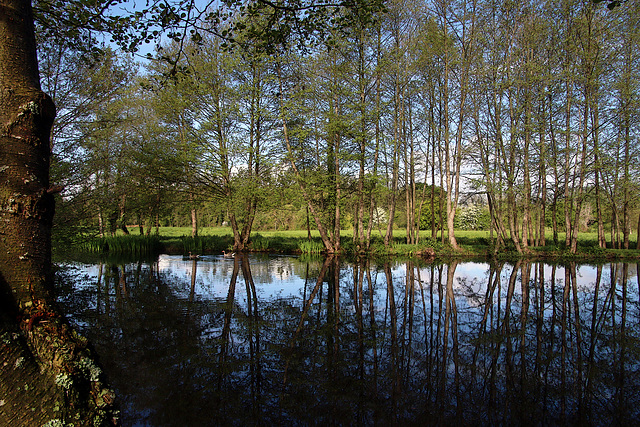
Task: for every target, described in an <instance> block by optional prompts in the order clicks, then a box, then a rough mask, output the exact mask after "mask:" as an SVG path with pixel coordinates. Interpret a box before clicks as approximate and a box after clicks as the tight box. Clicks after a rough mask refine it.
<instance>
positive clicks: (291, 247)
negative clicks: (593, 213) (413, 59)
mask: <svg viewBox="0 0 640 427" xmlns="http://www.w3.org/2000/svg"><path fill="white" fill-rule="evenodd" d="M190 233H191V229H190V228H188V227H182V228H181V227H163V228H161V229H160V233H159V235H152V236H140V235H134V234H130V235H117V236H115V237H105V238H92V239H87V240H86V241H84V243H83V244H82V245H81V250H83V251H87V252H92V253H108V254H109V255H111V256H114V255H116V256H121V255H131V256H146V255H153V254H157V253H162V252H164V253H170V254H182V255H186V254H188V253H189V252H191V253H194V254H219V253H222V251H223V250H224V251H230V250H232V248H233V233H232V231H231V228H229V227H216V228H202V229H200V230H199V235H198V236H197V237H191V236H190ZM426 234H427V233H424V235H423V236H421V237H420V239H419V243H418V244H411V245H409V244H406V243H405V242H406V237H405V236H406V234H405V231H404V230H395V232H394V239H393V242H392V244H391V245H390V246H389V247H387V246H385V245H384V243H383V237H382V235H381V234H380V233H378V232H376V233H375V234H374V235H373V236H372V239H371V247H370V251H369V252H368V255H371V256H403V257H423V258H425V257H438V258H449V257H454V256H455V257H459V256H463V257H488V256H492V255H493V253H494V244H495V241H494V239H492V237H491V235H490V233H489V232H487V231H456V238H457V241H458V244H459V246H460V250H459V251H454V250H453V249H452V248H451V246H450V245H449V244H448V243H447V242H446V235H445V243H443V242H442V239H441V235H438V238H437V239H435V240H434V239H432V238H431V237H426ZM352 236H353V234H352V232H351V231H350V230H344V231H343V232H342V248H343V253H344V254H345V255H356V254H357V253H356V252H357V251H356V248H355V245H354V243H353V240H352ZM563 242H564V235H562V234H561V235H560V236H559V243H558V244H557V245H556V244H555V243H554V242H553V236H552V235H549V236H547V242H546V245H545V246H544V247H529V248H528V249H527V251H526V253H525V254H519V253H518V252H517V251H516V250H515V247H513V246H512V244H511V243H508V244H507V247H506V248H501V249H500V250H499V251H498V252H497V254H496V255H495V256H496V257H497V258H502V259H517V258H523V257H527V258H543V259H555V260H594V259H601V260H609V259H625V260H630V259H631V260H635V259H640V251H638V250H635V249H633V250H632V249H629V250H624V249H611V248H607V249H601V248H599V247H598V244H597V235H596V234H595V233H583V234H581V235H580V239H579V241H578V253H577V254H571V253H570V252H569V251H568V249H567V248H566V247H565V245H564V243H563ZM631 243H632V244H631V247H634V248H635V246H636V242H635V241H634V242H631ZM248 250H249V251H251V252H272V253H288V254H291V253H306V254H321V253H322V252H323V250H324V247H323V245H322V241H321V239H320V236H319V234H318V232H317V231H312V232H311V238H309V237H308V235H307V231H306V230H294V231H259V232H254V233H252V235H251V239H250V243H249V248H248Z"/></svg>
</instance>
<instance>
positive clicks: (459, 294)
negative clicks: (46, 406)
mask: <svg viewBox="0 0 640 427" xmlns="http://www.w3.org/2000/svg"><path fill="white" fill-rule="evenodd" d="M637 271H638V266H636V265H629V264H609V265H600V266H596V267H591V266H577V265H575V264H568V265H565V266H555V265H545V264H542V263H532V262H526V261H520V262H518V263H516V264H515V265H513V264H505V263H496V264H492V265H488V264H473V263H458V262H455V261H454V262H452V263H450V264H448V265H442V264H424V263H417V262H414V261H408V262H404V263H394V264H391V263H386V264H378V265H374V264H372V263H370V262H365V263H360V264H357V263H356V264H352V263H347V262H344V261H341V260H340V259H338V258H336V257H329V258H326V259H320V260H310V261H309V260H307V261H305V260H303V259H300V258H295V257H291V258H289V257H253V256H252V257H248V256H240V257H236V258H234V259H223V258H222V257H211V258H209V259H207V258H205V259H201V260H189V261H183V260H182V259H181V258H179V257H169V256H162V257H161V258H160V260H158V261H156V262H153V263H142V262H139V263H127V264H120V265H117V264H113V265H108V266H107V265H102V264H100V265H85V264H82V265H81V264H72V263H69V264H67V265H66V267H65V268H62V269H60V272H59V278H58V282H59V285H58V288H59V293H60V296H59V299H60V301H61V302H62V305H63V307H64V309H65V310H66V311H67V314H68V316H69V318H70V319H71V321H72V322H74V323H75V324H76V325H77V326H78V327H79V328H80V329H81V330H82V331H83V332H84V334H85V335H87V336H88V337H89V338H90V340H91V341H92V342H93V344H94V345H95V347H96V348H97V350H98V352H99V354H100V355H101V357H102V359H101V361H102V364H103V366H104V368H105V370H106V371H107V373H108V376H109V378H110V380H111V382H112V384H113V385H114V387H115V388H116V390H117V392H118V394H119V396H120V403H121V408H122V412H123V424H124V425H136V424H137V425H152V426H169V425H198V426H203V425H220V424H267V425H269V424H281V423H286V424H316V423H318V424H320V423H325V422H327V423H341V424H359V425H371V424H383V423H384V424H397V425H399V424H407V423H418V422H423V423H424V422H427V423H428V424H451V423H454V422H455V423H458V424H465V425H466V424H474V425H483V424H485V425H497V424H545V425H546V424H605V423H606V424H609V423H612V424H623V425H628V424H633V423H634V421H636V420H638V419H640V409H639V408H640V406H639V403H640V402H639V397H638V393H637V390H638V389H639V386H640V371H639V369H638V367H639V363H638V362H639V360H638V359H639V357H640V345H639V341H638V339H639V332H640V331H639V320H640V313H639V311H640V306H639V302H638V294H639V290H640V282H639V281H638V275H637ZM243 284H244V286H243Z"/></svg>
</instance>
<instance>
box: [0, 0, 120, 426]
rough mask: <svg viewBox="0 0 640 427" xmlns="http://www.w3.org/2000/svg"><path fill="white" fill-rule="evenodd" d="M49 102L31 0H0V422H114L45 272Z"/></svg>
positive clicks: (49, 215) (50, 197) (50, 194)
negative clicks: (56, 304) (42, 81)
mask: <svg viewBox="0 0 640 427" xmlns="http://www.w3.org/2000/svg"><path fill="white" fill-rule="evenodd" d="M54 117H55V107H54V104H53V101H52V100H51V98H50V97H49V96H47V95H46V94H45V93H44V92H43V91H42V90H41V88H40V77H39V73H38V63H37V58H36V42H35V33H34V24H33V13H32V9H31V2H30V1H29V0H0V223H1V224H2V225H1V226H0V355H1V357H0V394H1V395H0V424H1V425H18V426H19V425H43V424H45V423H47V422H51V421H55V420H57V421H58V422H61V423H63V424H64V423H68V422H69V423H70V422H73V423H74V424H75V425H109V424H113V423H117V420H114V418H113V413H112V412H111V403H112V401H113V392H111V391H110V390H108V389H105V388H103V387H102V381H101V376H102V374H101V371H100V369H99V368H98V367H97V366H96V365H95V363H94V360H93V356H92V355H91V352H90V351H89V350H88V349H87V342H86V340H85V339H83V338H82V337H80V336H78V335H77V334H76V333H75V332H74V331H73V330H72V329H71V328H69V327H68V325H67V324H66V323H65V322H64V321H63V320H62V318H61V317H60V316H59V315H58V314H57V312H56V311H55V308H54V297H53V290H52V277H51V225H52V220H53V213H54V194H55V193H56V192H58V191H59V188H57V187H56V186H52V185H50V182H49V160H50V155H51V147H50V132H51V126H52V123H53V119H54Z"/></svg>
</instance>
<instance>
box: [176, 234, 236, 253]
mask: <svg viewBox="0 0 640 427" xmlns="http://www.w3.org/2000/svg"><path fill="white" fill-rule="evenodd" d="M232 242H233V237H232V236H231V235H226V236H218V235H213V236H195V237H192V236H183V237H182V238H181V239H180V243H181V246H182V253H183V254H187V253H189V252H191V253H193V254H205V253H212V252H221V251H223V250H227V249H229V248H230V247H231V246H232Z"/></svg>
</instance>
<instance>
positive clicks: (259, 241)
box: [251, 234, 269, 252]
mask: <svg viewBox="0 0 640 427" xmlns="http://www.w3.org/2000/svg"><path fill="white" fill-rule="evenodd" d="M251 250H253V251H257V252H265V251H267V250H269V239H267V238H265V237H263V236H261V235H260V234H255V235H253V236H252V237H251Z"/></svg>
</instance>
